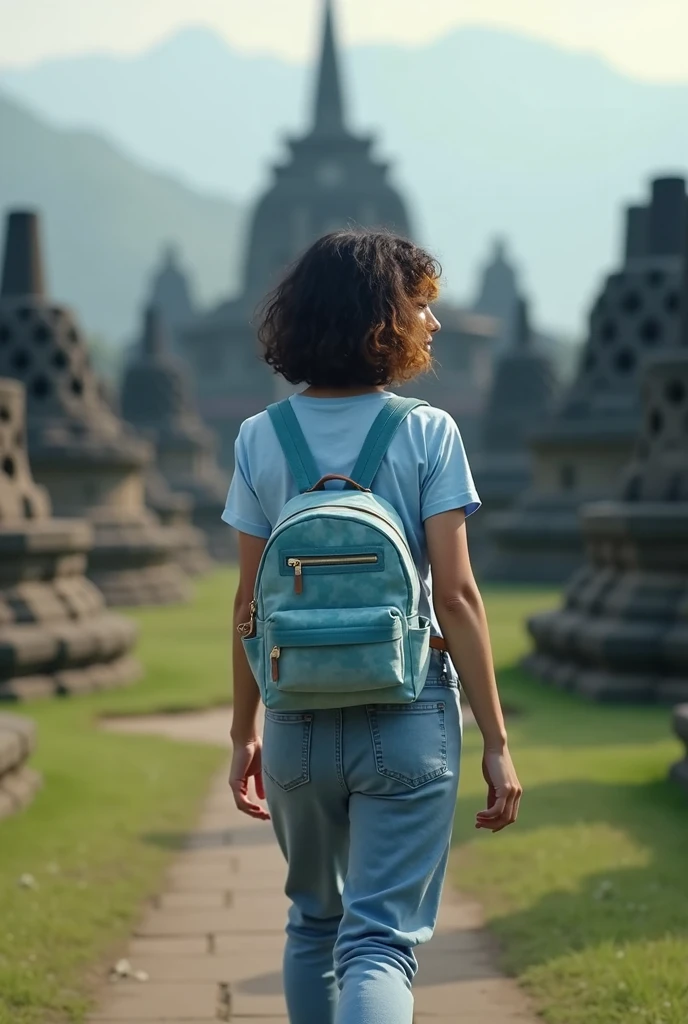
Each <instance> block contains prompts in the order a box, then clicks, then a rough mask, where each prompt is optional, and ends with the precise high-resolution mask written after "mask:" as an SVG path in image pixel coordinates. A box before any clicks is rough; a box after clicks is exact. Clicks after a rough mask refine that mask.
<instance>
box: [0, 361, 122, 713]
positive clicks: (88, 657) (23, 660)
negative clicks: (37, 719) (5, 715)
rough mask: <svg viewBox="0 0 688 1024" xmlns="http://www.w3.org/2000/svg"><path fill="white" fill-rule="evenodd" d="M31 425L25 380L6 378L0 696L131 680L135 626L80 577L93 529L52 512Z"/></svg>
mask: <svg viewBox="0 0 688 1024" xmlns="http://www.w3.org/2000/svg"><path fill="white" fill-rule="evenodd" d="M25 426H26V425H25V416H24V389H23V387H22V386H21V385H20V384H18V383H17V382H16V381H14V380H7V379H0V700H22V699H25V698H30V697H34V696H45V695H51V694H65V693H74V692H80V691H82V690H93V689H101V688H104V687H109V686H119V685H123V684H125V683H129V682H132V681H133V680H134V679H135V678H136V677H137V675H138V673H139V665H138V662H137V661H136V660H135V659H134V658H132V656H131V650H132V648H133V646H134V643H135V641H136V635H137V630H136V626H135V625H134V623H133V622H130V621H129V620H128V619H125V618H124V617H123V616H121V615H117V614H115V613H113V612H111V611H108V610H107V609H106V608H105V602H104V600H103V596H102V594H101V593H100V591H99V590H98V588H97V587H96V586H95V585H94V584H93V583H92V582H91V581H90V580H88V579H86V577H85V576H84V570H85V568H86V559H87V554H88V552H89V550H90V548H91V545H92V543H93V530H92V528H91V526H90V525H89V524H88V523H87V522H85V521H84V520H79V519H53V518H52V517H51V514H50V500H49V498H48V494H47V492H46V491H45V490H44V488H42V487H38V486H37V485H36V484H35V483H34V481H33V478H32V476H31V471H30V468H29V461H28V457H27V448H26V429H25Z"/></svg>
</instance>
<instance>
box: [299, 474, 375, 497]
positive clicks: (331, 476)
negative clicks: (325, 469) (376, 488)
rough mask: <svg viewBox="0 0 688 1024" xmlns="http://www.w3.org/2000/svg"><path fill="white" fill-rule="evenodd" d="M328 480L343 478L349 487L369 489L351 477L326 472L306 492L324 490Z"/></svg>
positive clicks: (359, 489) (362, 489)
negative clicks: (325, 474)
mask: <svg viewBox="0 0 688 1024" xmlns="http://www.w3.org/2000/svg"><path fill="white" fill-rule="evenodd" d="M329 480H343V481H344V483H345V484H350V485H351V487H353V488H355V489H356V490H357V491H366V492H369V491H370V488H369V487H361V485H360V484H357V483H356V481H355V480H352V479H351V477H348V476H340V474H339V473H328V474H327V476H324V477H323V478H322V480H318V482H317V484H314V486H313V487H311V488H310V490H308V491H306V494H310V493H311V491H324V490H325V484H326V483H327V482H328V481H329Z"/></svg>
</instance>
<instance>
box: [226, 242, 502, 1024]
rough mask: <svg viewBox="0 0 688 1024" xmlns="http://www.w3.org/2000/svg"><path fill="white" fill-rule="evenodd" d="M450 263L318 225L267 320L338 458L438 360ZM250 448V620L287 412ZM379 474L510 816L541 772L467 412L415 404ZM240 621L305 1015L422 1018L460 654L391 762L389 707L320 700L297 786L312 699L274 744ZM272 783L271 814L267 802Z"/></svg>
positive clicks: (402, 712)
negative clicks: (492, 573)
mask: <svg viewBox="0 0 688 1024" xmlns="http://www.w3.org/2000/svg"><path fill="white" fill-rule="evenodd" d="M439 276H440V269H439V266H438V265H437V263H436V262H435V261H434V260H433V259H432V258H431V257H430V256H429V255H428V254H427V253H426V252H424V251H423V250H422V249H419V248H418V247H417V246H415V245H413V244H412V243H411V242H408V241H406V240H404V239H401V238H397V237H395V236H393V235H390V234H386V233H381V232H372V231H343V232H337V233H334V234H330V235H327V236H326V237H324V238H322V239H320V240H319V241H318V242H316V243H315V245H313V246H312V248H311V249H310V250H309V251H308V252H306V254H305V255H304V256H303V257H302V258H301V259H300V260H299V261H298V262H297V263H296V265H295V266H294V267H293V268H292V270H291V271H290V272H289V273H288V275H287V277H286V278H285V279H284V280H283V282H282V283H281V285H280V286H279V288H278V289H277V290H276V292H275V293H274V294H273V295H272V296H271V298H270V300H269V302H268V304H267V307H266V311H265V315H264V319H263V322H262V326H261V329H260V339H261V342H262V344H263V346H264V350H265V360H266V362H267V363H268V364H269V365H270V366H272V367H273V369H274V370H275V371H276V372H277V373H279V374H281V375H282V376H283V377H284V378H285V379H286V380H287V381H288V382H290V383H291V384H294V385H305V390H303V392H302V393H301V394H298V395H295V396H293V397H292V398H291V403H292V408H293V410H294V412H295V414H296V417H297V419H298V422H299V425H300V426H301V428H302V430H303V433H304V434H305V437H306V440H307V442H308V445H309V447H310V448H311V451H312V454H313V456H314V458H315V462H316V463H317V467H318V469H319V471H320V472H321V474H322V475H325V474H330V473H332V474H342V475H344V476H347V475H349V474H350V473H351V469H352V466H353V464H354V462H355V461H356V458H357V456H358V454H359V451H360V449H361V446H362V445H363V441H364V439H365V437H366V434H367V432H368V430H369V429H370V427H371V425H372V423H373V421H374V420H375V419H376V417H377V414H378V413H379V412H380V410H381V409H382V407H383V403H384V402H387V401H389V400H390V397H391V393H390V392H389V391H387V390H386V388H387V386H388V385H394V384H399V383H404V382H406V381H409V380H411V379H412V378H414V377H416V376H417V375H418V374H420V373H423V372H425V371H427V370H428V369H430V367H431V365H432V342H433V337H434V335H435V333H436V332H437V331H438V330H439V329H440V324H439V322H438V321H437V319H436V318H435V316H434V315H433V313H432V310H431V308H430V303H431V302H432V301H433V300H434V299H435V298H436V297H437V295H438V290H439V289H438V281H439ZM235 454H236V463H235V473H234V477H233V480H232V485H231V487H230V491H229V496H228V501H227V508H226V511H225V513H224V519H225V521H226V522H228V523H230V524H231V525H232V526H234V527H235V528H236V529H237V530H238V531H239V554H240V579H239V586H238V590H237V595H236V600H235V606H234V620H235V626H237V627H238V626H240V625H241V624H242V623H245V622H246V621H247V620H248V619H249V617H250V606H251V602H252V600H253V595H254V586H255V582H256V575H257V570H258V566H259V562H260V558H261V555H262V552H263V550H264V548H265V544H266V540H267V538H268V537H269V536H270V533H271V530H272V527H273V526H274V524H275V523H276V521H277V519H278V517H279V515H280V513H281V511H282V509H283V507H284V505H285V504H286V503H287V501H288V500H290V499H291V498H292V497H294V496H295V495H296V494H297V488H296V485H295V483H294V480H293V479H292V476H291V474H290V471H289V468H288V466H287V463H286V461H285V458H284V455H283V454H282V451H281V448H280V445H279V442H278V439H277V436H276V433H275V430H274V428H273V426H272V424H271V421H270V418H269V416H268V414H267V413H261V414H259V415H258V416H254V417H252V418H251V419H249V420H247V421H246V422H245V423H244V424H243V425H242V427H241V430H240V433H239V437H238V439H237V443H236V453H235ZM373 491H374V493H375V494H376V495H379V496H381V497H383V498H385V499H386V500H387V501H388V502H390V503H391V504H392V506H393V507H394V509H395V510H396V512H397V513H398V515H399V516H400V517H401V519H402V522H403V525H404V527H405V529H406V533H407V538H408V542H409V545H410V548H411V552H412V555H413V559H414V561H415V564H416V566H417V569H418V574H419V577H420V580H421V584H422V597H421V608H420V611H421V613H422V614H424V615H426V616H427V617H428V618H430V619H431V621H432V623H433V626H434V633H435V634H437V635H438V636H439V635H442V636H443V637H444V638H445V641H446V644H447V647H448V651H449V654H450V656H451V662H453V665H456V667H457V669H458V671H459V674H460V678H461V684H462V686H463V689H464V691H465V694H466V696H467V698H468V700H469V702H470V705H471V708H472V710H473V713H474V715H475V719H476V722H477V724H478V727H479V728H480V730H481V733H482V735H483V738H484V744H485V749H484V759H483V772H484V775H485V779H486V781H487V785H488V800H487V804H488V806H487V808H486V809H485V810H484V811H482V812H481V813H479V814H478V815H477V818H476V828H484V829H489V830H491V831H493V832H499V831H500V830H501V829H503V828H505V827H506V826H507V825H510V824H512V823H513V822H514V821H515V820H516V817H517V814H518V807H519V800H520V797H521V787H520V785H519V782H518V779H517V776H516V772H515V770H514V766H513V764H512V760H511V756H510V753H509V749H508V746H507V736H506V730H505V726H504V720H503V716H502V711H501V708H500V702H499V697H498V693H497V686H496V682H495V677H494V669H493V664H492V654H491V649H490V640H489V635H488V627H487V622H486V617H485V611H484V608H483V602H482V599H481V597H480V594H479V591H478V588H477V586H476V583H475V580H474V578H473V573H472V571H471V565H470V560H469V555H468V545H467V540H466V525H465V520H466V517H467V516H468V515H470V514H471V513H473V512H475V511H476V510H477V509H478V508H479V506H480V501H479V499H478V496H477V494H476V491H475V487H474V485H473V481H472V478H471V474H470V470H469V467H468V463H467V461H466V456H465V452H464V448H463V444H462V441H461V437H460V434H459V431H458V429H457V426H456V424H455V423H454V421H453V420H452V418H451V417H450V416H449V415H448V414H447V413H445V412H443V411H441V410H439V409H433V408H431V407H429V406H421V407H419V408H416V409H414V411H413V412H412V413H411V414H410V415H409V416H408V418H407V419H406V421H405V422H404V423H403V425H402V427H401V428H400V429H399V431H398V433H397V434H396V435H395V437H394V439H393V441H392V443H391V445H390V447H389V449H388V451H387V454H386V455H385V457H384V460H383V462H382V465H381V468H380V470H379V472H378V473H377V476H376V477H375V480H374V483H373ZM235 638H236V639H235V644H234V657H233V664H234V718H233V725H232V740H233V744H234V754H233V760H232V768H231V776H230V785H231V787H232V791H233V794H234V798H235V800H236V804H237V807H238V808H239V810H241V811H242V812H244V813H246V814H248V815H251V816H252V817H254V818H258V819H261V820H267V819H268V818H269V817H270V816H271V817H272V821H273V826H274V829H275V832H276V834H277V838H278V841H279V843H280V846H281V848H282V851H283V853H284V855H285V857H286V860H287V862H288V877H287V883H286V892H287V895H288V896H289V897H290V899H291V901H292V905H291V909H290V913H289V923H288V926H287V943H286V949H285V957H284V985H285V993H286V999H287V1005H288V1010H289V1019H290V1021H291V1022H292V1024H334V1022H336V1024H411V1021H412V1017H413V996H412V991H411V986H412V981H413V977H414V974H415V971H416V960H415V957H414V953H413V950H414V948H415V947H416V946H417V945H419V944H420V943H423V942H427V941H428V940H429V939H430V938H431V936H432V933H433V929H434V927H435V922H436V917H437V912H438V907H439V901H440V895H441V890H442V885H443V882H444V876H445V871H446V865H447V858H448V853H449V846H450V839H451V831H452V823H453V818H454V811H455V805H456V797H457V789H458V777H459V757H460V748H461V712H460V704H459V692H458V684H457V678H456V674H455V671H454V668H453V665H452V664H451V663H449V661H448V659H447V658H446V656H445V655H443V654H442V653H440V652H438V651H433V653H432V658H431V667H430V671H429V675H428V678H427V682H426V683H425V687H424V689H423V691H422V693H421V698H420V700H419V701H418V702H417V703H416V704H413V703H411V704H403V705H398V706H394V708H393V709H392V710H393V711H394V713H393V714H387V715H385V716H384V731H385V735H384V757H385V758H386V759H387V761H386V763H383V764H382V765H381V762H380V746H379V744H380V736H379V734H376V732H375V729H374V728H372V727H371V722H372V720H373V719H372V718H371V709H370V708H367V707H352V708H351V707H349V708H345V709H340V710H334V711H332V710H320V711H314V712H312V714H309V716H308V717H309V721H310V722H311V723H312V731H311V734H310V735H311V743H310V748H309V750H308V751H307V755H306V756H307V759H308V764H307V765H305V770H304V771H303V772H302V773H301V775H300V776H299V779H298V780H297V783H298V784H295V783H294V772H293V770H291V769H293V766H294V765H295V764H298V765H299V766H300V768H301V767H304V766H303V758H304V749H303V741H302V735H303V734H302V730H300V729H295V728H294V723H295V722H297V721H302V720H303V714H294V715H293V716H290V714H289V713H280V714H273V713H271V712H270V711H268V712H267V714H266V722H265V733H264V738H263V741H261V737H260V734H259V728H258V710H259V703H260V699H259V691H258V687H257V684H256V682H255V680H254V678H253V676H252V674H251V671H250V668H249V666H248V662H247V660H246V656H245V653H244V649H243V646H242V644H241V642H240V640H239V639H238V636H237V634H236V632H235ZM419 711H422V712H423V713H418V712H419ZM376 721H377V719H376ZM252 782H254V783H255V790H256V794H257V799H256V797H254V796H253V795H252V793H251V791H250V784H251V783H252ZM265 798H266V799H267V804H268V807H269V810H270V814H268V812H267V811H266V810H265V808H264V807H263V805H262V804H261V803H259V802H258V801H259V800H263V799H265Z"/></svg>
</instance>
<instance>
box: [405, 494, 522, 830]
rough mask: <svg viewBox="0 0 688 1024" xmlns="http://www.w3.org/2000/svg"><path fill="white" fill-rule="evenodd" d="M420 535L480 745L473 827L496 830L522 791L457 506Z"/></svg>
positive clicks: (509, 818) (514, 811)
mask: <svg viewBox="0 0 688 1024" xmlns="http://www.w3.org/2000/svg"><path fill="white" fill-rule="evenodd" d="M425 534H426V538H427V544H428V553H429V556H430V565H431V567H432V583H433V604H434V607H435V612H436V614H437V618H438V621H439V624H440V627H441V629H442V633H443V635H444V638H445V640H446V641H447V646H448V648H449V654H450V656H451V659H452V661H453V662H454V665H455V666H456V668H457V671H458V673H459V677H460V679H461V686H462V689H463V690H464V692H465V694H466V696H467V698H468V702H469V704H470V706H471V710H472V711H473V714H474V715H475V720H476V722H477V725H478V728H479V729H480V731H481V733H482V735H483V740H484V744H485V752H484V756H483V775H484V777H485V781H486V782H487V784H488V806H487V809H486V810H485V811H481V812H480V813H479V814H478V815H477V818H476V828H486V829H489V830H491V831H492V832H499V831H501V830H502V829H503V828H506V826H507V825H511V824H513V822H514V821H516V817H517V815H518V809H519V803H520V800H521V793H522V789H521V785H520V783H519V781H518V777H517V775H516V770H515V768H514V765H513V762H512V760H511V754H510V752H509V746H508V742H507V734H506V726H505V724H504V715H503V714H502V708H501V704H500V701H499V693H498V692H497V682H496V679H495V673H494V663H493V658H492V646H491V644H490V634H489V630H488V625H487V616H486V614H485V606H484V605H483V600H482V597H481V596H480V591H479V589H478V585H477V583H476V581H475V577H474V576H473V570H472V568H471V561H470V557H469V553H468V540H467V536H466V516H465V514H464V512H463V510H461V509H454V510H452V511H449V512H442V513H440V514H439V515H436V516H431V517H430V518H429V519H426V521H425Z"/></svg>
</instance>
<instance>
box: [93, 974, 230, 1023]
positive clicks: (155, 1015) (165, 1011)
mask: <svg viewBox="0 0 688 1024" xmlns="http://www.w3.org/2000/svg"><path fill="white" fill-rule="evenodd" d="M217 1003H218V993H217V985H212V984H185V985H177V984H174V985H166V984H156V983H155V982H148V983H147V984H141V983H138V982H133V983H129V982H121V983H116V984H115V985H111V986H110V992H109V994H108V995H107V996H106V998H105V1000H104V1003H103V1006H102V1009H101V1010H100V1011H99V1012H97V1013H94V1014H91V1020H92V1021H94V1022H95V1021H99V1022H100V1021H131V1020H136V1019H139V1020H142V1021H143V1020H145V1021H151V1020H155V1021H170V1022H172V1021H175V1022H176V1021H189V1020H194V1019H198V1018H199V1017H200V1019H201V1020H203V1019H204V1018H207V1019H209V1020H217V1019H218V1018H217V1017H216V1011H217Z"/></svg>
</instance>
